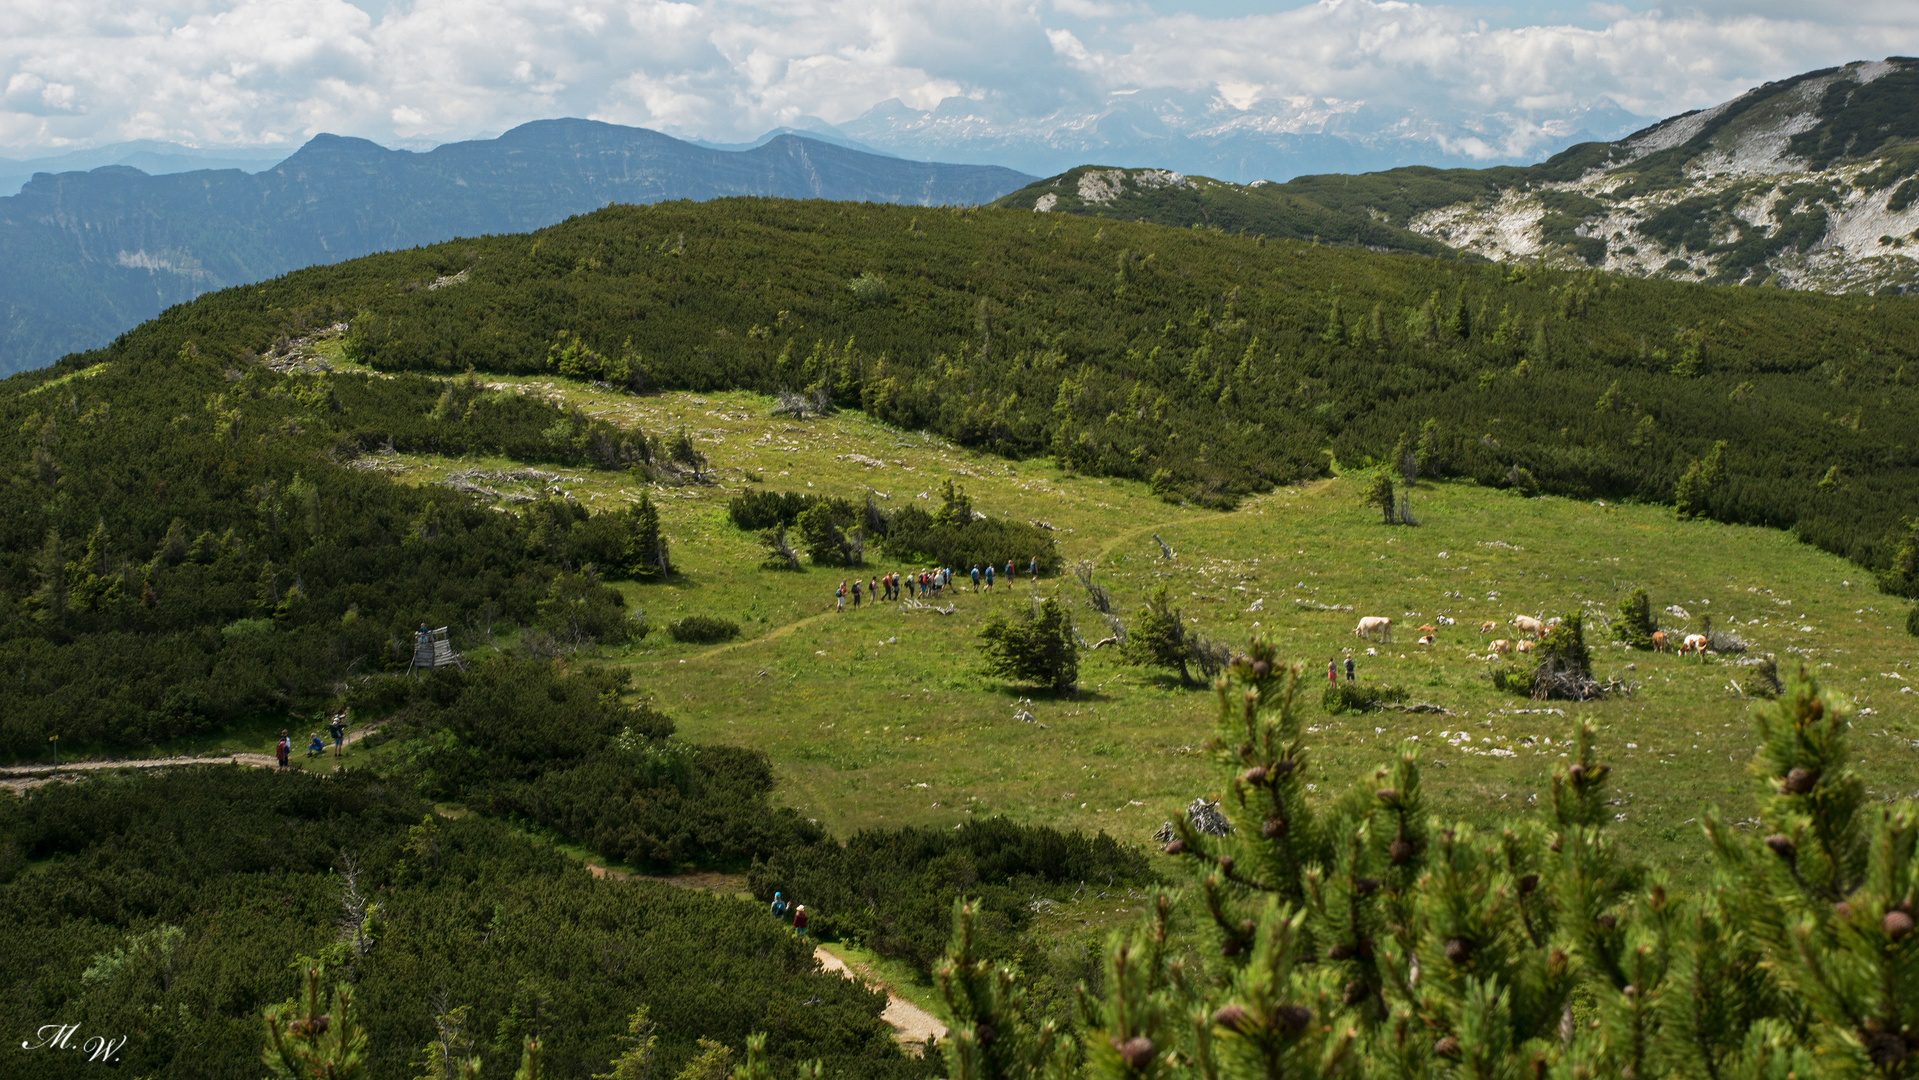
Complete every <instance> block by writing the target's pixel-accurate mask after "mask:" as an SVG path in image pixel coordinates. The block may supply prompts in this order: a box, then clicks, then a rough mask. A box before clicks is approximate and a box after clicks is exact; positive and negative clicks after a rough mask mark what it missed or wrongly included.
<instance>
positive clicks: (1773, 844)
mask: <svg viewBox="0 0 1919 1080" xmlns="http://www.w3.org/2000/svg"><path fill="white" fill-rule="evenodd" d="M1766 846H1767V847H1769V848H1771V849H1772V853H1773V854H1774V855H1777V856H1779V857H1780V858H1782V859H1788V860H1789V859H1791V858H1792V857H1793V856H1795V855H1797V854H1799V846H1798V845H1797V844H1794V843H1793V842H1792V837H1790V836H1787V835H1786V834H1784V833H1773V834H1772V835H1771V836H1768V837H1766Z"/></svg>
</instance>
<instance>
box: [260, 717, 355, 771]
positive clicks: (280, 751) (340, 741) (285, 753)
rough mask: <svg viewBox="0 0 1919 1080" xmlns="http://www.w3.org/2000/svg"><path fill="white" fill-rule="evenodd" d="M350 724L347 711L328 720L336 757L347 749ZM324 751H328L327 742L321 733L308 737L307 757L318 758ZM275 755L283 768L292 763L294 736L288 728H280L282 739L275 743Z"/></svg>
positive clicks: (327, 727)
mask: <svg viewBox="0 0 1919 1080" xmlns="http://www.w3.org/2000/svg"><path fill="white" fill-rule="evenodd" d="M348 726H349V725H348V724H347V722H346V714H345V713H341V714H339V715H338V716H334V717H331V718H330V719H328V720H327V726H326V731H327V734H328V735H331V736H333V756H334V757H336V758H337V757H339V756H340V755H341V754H342V753H343V752H344V750H345V747H346V729H347V727H348ZM324 753H326V743H324V742H322V741H321V740H320V733H319V732H317V731H316V732H314V733H313V734H312V736H311V737H309V738H308V739H307V757H309V758H316V757H319V756H320V755H321V754H324ZM273 756H274V757H275V758H278V759H279V762H280V767H281V768H282V769H285V768H289V767H290V766H291V764H292V761H291V759H292V757H293V737H292V735H291V734H289V733H288V732H287V729H286V728H281V729H280V741H279V742H278V743H276V744H274V747H273Z"/></svg>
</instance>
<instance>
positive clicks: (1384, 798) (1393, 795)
mask: <svg viewBox="0 0 1919 1080" xmlns="http://www.w3.org/2000/svg"><path fill="white" fill-rule="evenodd" d="M1373 796H1374V797H1375V798H1377V799H1378V800H1379V801H1380V802H1383V803H1385V804H1386V805H1387V806H1397V805H1399V792H1397V791H1394V790H1393V789H1392V788H1389V787H1383V788H1380V789H1379V790H1378V791H1375V792H1373Z"/></svg>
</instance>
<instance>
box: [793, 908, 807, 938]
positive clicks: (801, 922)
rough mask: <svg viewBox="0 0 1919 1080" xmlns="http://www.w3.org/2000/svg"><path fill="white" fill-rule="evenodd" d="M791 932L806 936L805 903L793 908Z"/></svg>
mask: <svg viewBox="0 0 1919 1080" xmlns="http://www.w3.org/2000/svg"><path fill="white" fill-rule="evenodd" d="M793 932H794V933H795V934H798V935H799V936H800V937H805V936H806V905H805V904H801V905H800V906H798V907H796V908H794V909H793Z"/></svg>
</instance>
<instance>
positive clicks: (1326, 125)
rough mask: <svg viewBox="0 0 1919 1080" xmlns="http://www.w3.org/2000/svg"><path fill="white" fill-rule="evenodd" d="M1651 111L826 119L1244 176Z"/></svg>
mask: <svg viewBox="0 0 1919 1080" xmlns="http://www.w3.org/2000/svg"><path fill="white" fill-rule="evenodd" d="M1649 119H1650V118H1649V117H1644V116H1636V115H1634V114H1632V113H1629V112H1626V111H1625V110H1624V109H1621V108H1619V107H1618V106H1616V105H1614V104H1612V103H1611V102H1609V101H1602V102H1598V103H1595V104H1591V105H1586V106H1580V107H1574V108H1567V109H1560V110H1550V111H1538V112H1530V113H1527V114H1525V115H1523V116H1522V115H1514V114H1509V113H1504V112H1494V113H1465V112H1460V111H1457V110H1451V109H1447V108H1445V107H1439V106H1434V107H1427V108H1423V109H1419V108H1416V109H1414V110H1411V111H1408V110H1403V109H1399V108H1390V109H1389V108H1384V107H1381V106H1378V105H1373V104H1369V103H1367V102H1364V101H1330V100H1327V99H1322V98H1302V99H1287V98H1280V99H1263V100H1259V101H1254V102H1251V103H1249V104H1247V105H1245V106H1244V107H1240V106H1237V105H1235V104H1233V103H1232V102H1230V101H1227V100H1225V99H1224V98H1223V97H1222V96H1221V95H1219V94H1217V93H1213V92H1210V91H1208V92H1200V91H1186V90H1128V91H1119V92H1115V93H1112V94H1109V95H1107V96H1106V97H1105V98H1104V99H1102V100H1098V101H1093V102H1073V103H1069V104H1064V105H1061V106H1059V107H1057V108H1054V109H1052V110H1051V111H1049V112H1045V113H1040V114H1035V113H1034V111H1033V110H1032V109H1031V108H1030V107H1029V106H1028V104H1027V103H1026V102H1023V101H1013V100H1003V99H996V98H987V99H985V100H974V99H971V98H959V97H955V98H948V99H947V100H945V101H943V102H941V103H940V104H939V105H937V106H935V107H934V108H931V109H913V108H910V107H908V106H906V105H904V104H902V103H901V102H899V101H898V100H891V101H886V102H882V103H881V104H879V105H876V106H874V107H873V108H872V109H870V110H868V111H867V112H866V113H865V114H864V115H862V116H860V117H857V118H855V119H853V120H850V121H847V122H845V123H843V124H839V125H837V126H836V127H834V128H833V129H832V130H833V131H834V132H835V133H837V134H839V135H841V136H843V137H846V138H849V139H852V140H856V141H857V142H858V143H860V144H861V145H863V146H868V147H871V148H873V149H876V150H881V151H885V152H889V153H895V154H901V155H904V156H908V157H936V158H939V159H940V160H942V161H991V162H996V163H998V164H1001V165H1008V166H1011V167H1013V168H1016V169H1023V170H1025V171H1027V172H1031V173H1035V174H1039V175H1046V174H1049V173H1057V172H1060V171H1061V170H1064V169H1067V168H1070V167H1072V166H1075V165H1081V164H1084V163H1086V162H1089V161H1103V162H1110V163H1112V164H1115V165H1124V166H1130V167H1141V166H1151V167H1155V168H1161V169H1173V170H1177V171H1180V172H1184V173H1199V174H1204V175H1207V176H1213V177H1218V178H1220V179H1222V180H1227V181H1231V182H1236V183H1249V182H1251V181H1254V180H1288V179H1291V178H1292V177H1295V176H1299V175H1302V174H1306V173H1326V172H1366V171H1369V170H1377V169H1391V168H1395V167H1397V166H1402V165H1411V164H1420V165H1430V166H1438V167H1461V168H1476V167H1485V166H1490V165H1525V164H1531V163H1534V162H1538V161H1543V160H1545V159H1546V158H1547V157H1549V156H1550V155H1552V154H1554V153H1556V152H1558V151H1560V150H1564V149H1565V148H1567V147H1569V146H1573V145H1576V144H1578V143H1582V142H1590V141H1594V140H1606V139H1617V138H1619V137H1620V136H1623V135H1625V134H1627V133H1629V132H1632V131H1636V130H1638V129H1639V128H1642V127H1644V126H1645V125H1646V123H1647V121H1648V120H1649ZM818 126H823V125H818Z"/></svg>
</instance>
